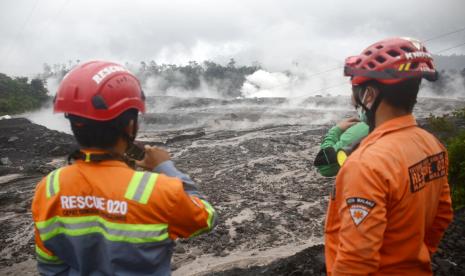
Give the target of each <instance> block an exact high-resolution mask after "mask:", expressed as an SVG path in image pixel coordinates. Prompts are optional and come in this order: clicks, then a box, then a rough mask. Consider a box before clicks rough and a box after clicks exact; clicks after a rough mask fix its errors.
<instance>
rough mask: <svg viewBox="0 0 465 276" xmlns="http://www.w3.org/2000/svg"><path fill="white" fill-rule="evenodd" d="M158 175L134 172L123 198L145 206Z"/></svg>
mask: <svg viewBox="0 0 465 276" xmlns="http://www.w3.org/2000/svg"><path fill="white" fill-rule="evenodd" d="M157 179H158V174H156V173H151V172H135V173H134V175H133V176H132V178H131V182H129V186H128V189H127V191H126V194H125V195H124V197H125V198H127V199H130V200H134V201H137V202H139V203H142V204H147V202H148V200H149V198H150V195H151V194H152V191H153V188H154V187H155V183H156V181H157Z"/></svg>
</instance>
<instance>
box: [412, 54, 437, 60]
mask: <svg viewBox="0 0 465 276" xmlns="http://www.w3.org/2000/svg"><path fill="white" fill-rule="evenodd" d="M405 58H406V59H407V60H410V59H416V58H426V59H433V57H432V56H431V54H430V53H425V52H414V53H405Z"/></svg>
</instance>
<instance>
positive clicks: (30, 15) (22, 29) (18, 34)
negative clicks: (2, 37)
mask: <svg viewBox="0 0 465 276" xmlns="http://www.w3.org/2000/svg"><path fill="white" fill-rule="evenodd" d="M38 3H39V0H36V1H35V2H34V6H32V9H31V11H30V12H29V15H28V16H27V17H26V20H25V21H24V22H23V24H22V26H21V27H20V28H19V31H18V32H17V33H16V36H15V38H14V40H13V42H14V41H16V40H18V38H19V37H20V36H21V34H22V33H23V31H24V29H25V28H26V26H27V24H28V23H29V21H30V20H31V17H32V14H33V13H34V11H35V9H36V7H37V4H38ZM11 49H12V46H11V43H10V45H9V47H8V48H7V50H6V57H5V59H4V60H5V61H6V60H7V59H8V58H9V56H10V52H11Z"/></svg>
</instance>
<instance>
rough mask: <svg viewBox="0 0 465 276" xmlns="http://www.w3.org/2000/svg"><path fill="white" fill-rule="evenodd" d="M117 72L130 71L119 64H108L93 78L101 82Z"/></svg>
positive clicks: (98, 82)
mask: <svg viewBox="0 0 465 276" xmlns="http://www.w3.org/2000/svg"><path fill="white" fill-rule="evenodd" d="M115 72H129V70H128V69H126V68H124V67H122V66H117V65H112V66H107V67H105V68H103V69H102V70H100V71H98V73H97V74H95V75H94V76H93V77H92V79H93V80H94V81H95V83H97V84H100V83H101V82H102V81H103V80H104V79H105V78H106V77H108V76H109V75H110V74H112V73H115Z"/></svg>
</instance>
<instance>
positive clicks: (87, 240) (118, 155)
mask: <svg viewBox="0 0 465 276" xmlns="http://www.w3.org/2000/svg"><path fill="white" fill-rule="evenodd" d="M144 100H145V97H144V94H143V92H142V89H141V87H140V84H139V81H138V80H137V78H136V77H135V76H134V75H133V74H132V73H131V72H129V71H128V70H127V69H126V68H124V67H122V66H120V65H118V64H115V63H112V62H104V61H91V62H87V63H84V64H81V65H79V66H77V67H76V68H75V69H73V70H72V71H70V72H69V73H68V74H67V75H66V76H65V78H64V79H63V81H62V82H61V84H60V86H59V88H58V92H57V95H56V98H55V100H54V111H55V112H64V113H65V115H66V117H67V118H68V119H69V121H70V123H71V128H72V131H73V134H74V136H75V138H76V140H77V142H78V144H79V145H80V150H79V151H77V152H75V153H73V154H72V155H71V156H70V157H71V158H72V159H74V163H73V164H70V165H68V166H66V167H62V168H59V169H57V170H55V171H53V172H51V173H50V174H49V175H48V176H46V177H45V178H44V179H43V180H42V181H41V182H40V183H39V184H38V186H37V188H36V191H35V195H34V199H33V202H32V216H33V220H34V228H35V246H36V253H37V261H38V270H39V273H40V274H42V275H169V274H171V268H170V262H171V255H172V252H173V246H174V240H176V239H177V238H189V237H193V236H196V235H199V234H201V233H204V232H207V231H210V230H211V229H212V228H213V227H214V225H215V220H216V212H215V210H214V209H213V208H212V206H211V205H210V204H209V203H208V202H207V201H206V199H205V198H204V197H203V196H202V195H201V194H200V193H199V191H198V190H197V186H196V185H195V184H194V183H193V182H192V180H191V179H190V178H189V177H188V176H187V175H185V174H183V173H182V172H180V171H179V170H177V169H176V167H175V166H174V165H173V162H172V161H170V156H169V154H168V153H167V152H166V151H164V150H162V149H159V148H155V147H150V146H146V147H145V157H143V158H140V159H141V160H138V161H135V164H136V165H137V166H138V167H140V168H143V169H144V171H136V170H134V169H133V168H132V167H131V166H128V164H132V162H130V161H134V160H129V158H128V157H127V154H126V152H127V150H128V148H129V147H130V146H132V145H133V141H134V138H135V137H136V134H137V118H138V113H139V112H145V103H144ZM142 153H144V152H143V151H142Z"/></svg>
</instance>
